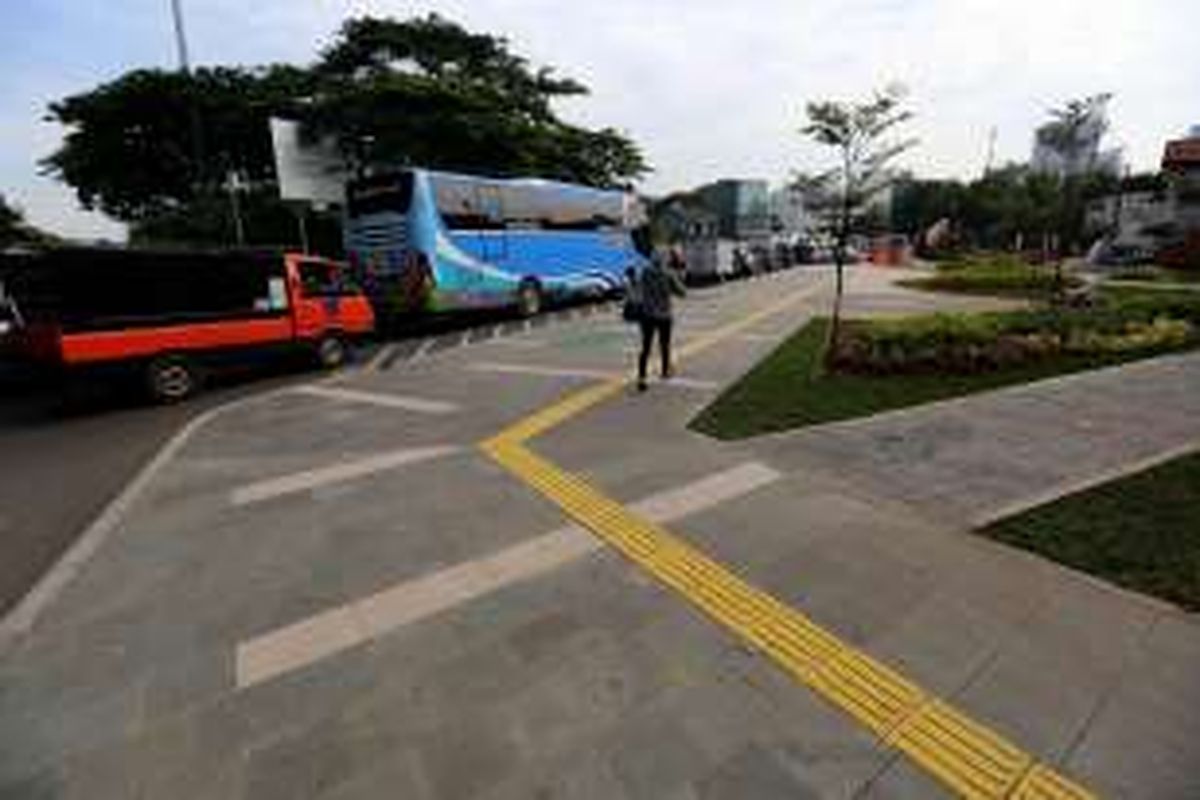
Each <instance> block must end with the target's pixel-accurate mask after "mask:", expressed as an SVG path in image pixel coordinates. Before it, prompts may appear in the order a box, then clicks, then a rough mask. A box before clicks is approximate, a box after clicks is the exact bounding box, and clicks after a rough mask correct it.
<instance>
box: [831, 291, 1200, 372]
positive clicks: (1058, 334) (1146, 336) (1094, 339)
mask: <svg viewBox="0 0 1200 800" xmlns="http://www.w3.org/2000/svg"><path fill="white" fill-rule="evenodd" d="M1198 330H1200V297H1196V298H1194V299H1193V298H1178V297H1173V298H1149V299H1147V298H1136V299H1126V300H1123V301H1110V302H1109V303H1107V304H1105V305H1103V306H1101V307H1099V308H1096V309H1074V310H1068V311H1059V312H1054V311H1050V310H1030V311H1016V312H1003V313H992V314H932V315H923V316H917V317H908V318H905V319H900V320H876V321H863V322H855V323H850V324H849V325H847V326H846V328H845V334H844V336H842V337H841V340H840V341H839V342H838V343H837V346H836V348H835V350H834V351H833V353H832V354H831V357H830V364H831V367H832V368H833V369H834V370H835V371H837V372H842V373H851V374H855V373H856V374H872V375H888V374H922V373H947V374H975V373H980V372H990V371H995V370H1000V369H1006V368H1011V367H1017V366H1024V365H1031V364H1036V363H1039V362H1042V361H1045V360H1047V359H1052V358H1056V357H1061V356H1107V355H1114V354H1123V353H1131V352H1147V353H1150V352H1160V351H1167V350H1173V349H1178V348H1181V347H1185V346H1188V345H1190V344H1192V343H1195V342H1198V341H1200V336H1198V333H1197V332H1198Z"/></svg>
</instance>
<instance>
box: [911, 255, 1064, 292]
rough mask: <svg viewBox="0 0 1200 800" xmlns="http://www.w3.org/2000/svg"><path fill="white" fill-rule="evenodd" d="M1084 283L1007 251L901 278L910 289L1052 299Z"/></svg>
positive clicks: (963, 260) (957, 261)
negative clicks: (928, 272) (920, 274)
mask: <svg viewBox="0 0 1200 800" xmlns="http://www.w3.org/2000/svg"><path fill="white" fill-rule="evenodd" d="M1060 278H1061V281H1062V286H1061V287H1060V286H1059V280H1060ZM1081 284H1082V281H1081V280H1080V279H1079V277H1078V276H1075V275H1072V274H1070V273H1069V272H1062V273H1059V272H1058V271H1056V270H1055V268H1054V266H1053V265H1046V264H1037V265H1035V264H1029V263H1027V262H1025V261H1023V260H1022V259H1020V258H1018V257H1016V256H1012V255H1007V254H1000V255H991V256H978V257H969V258H961V259H957V260H954V261H946V262H941V263H939V264H938V265H937V267H936V272H935V273H934V274H932V275H929V276H925V277H920V278H910V279H908V280H904V281H900V285H901V286H905V287H907V288H910V289H923V290H926V291H937V292H955V293H959V294H979V295H987V296H998V297H1029V298H1034V299H1044V298H1049V297H1051V296H1052V295H1054V294H1055V293H1056V292H1058V291H1060V290H1061V291H1069V290H1071V289H1074V288H1077V287H1078V286H1080V285H1081Z"/></svg>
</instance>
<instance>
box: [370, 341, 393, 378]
mask: <svg viewBox="0 0 1200 800" xmlns="http://www.w3.org/2000/svg"><path fill="white" fill-rule="evenodd" d="M394 352H396V345H395V344H389V345H385V346H383V347H381V348H379V352H378V353H376V354H375V355H374V357H372V358H371V360H370V361H368V362H367V365H366V367H364V368H363V370H364V371H365V372H379V371H380V367H382V366H383V362H384V361H387V360H388V358H389V357H390V356H391V355H392V353H394Z"/></svg>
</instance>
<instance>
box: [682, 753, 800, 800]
mask: <svg viewBox="0 0 1200 800" xmlns="http://www.w3.org/2000/svg"><path fill="white" fill-rule="evenodd" d="M696 795H697V797H698V798H699V800H728V799H729V798H735V797H736V798H745V800H783V798H789V799H790V800H820V797H821V795H820V794H818V793H817V792H816V790H815V789H813V788H812V787H811V786H809V785H808V784H806V783H805V782H804V780H803V778H802V777H801V776H798V775H796V774H794V773H793V772H792V771H791V770H790V769H788V767H787V764H786V763H785V762H784V761H783V760H782V759H780V758H779V757H778V756H777V755H776V754H775V753H774V752H772V751H771V750H769V749H766V748H764V747H762V746H761V745H756V744H754V745H750V746H748V747H746V748H745V749H743V750H741V751H739V752H738V753H737V754H736V755H734V756H731V757H730V758H728V759H726V760H725V761H723V762H721V764H720V765H719V766H718V767H717V768H716V769H715V770H714V771H713V772H712V773H710V774H709V775H708V776H707V777H705V778H704V779H703V780H701V781H700V782H699V783H698V784H697V785H696Z"/></svg>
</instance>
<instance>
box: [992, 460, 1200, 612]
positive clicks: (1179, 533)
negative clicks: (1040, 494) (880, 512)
mask: <svg viewBox="0 0 1200 800" xmlns="http://www.w3.org/2000/svg"><path fill="white" fill-rule="evenodd" d="M981 533H983V534H984V535H986V536H989V537H991V538H993V539H997V540H999V541H1002V542H1006V543H1008V544H1012V545H1015V546H1017V547H1022V548H1025V549H1026V550H1032V551H1033V552H1035V553H1040V554H1041V555H1044V556H1046V557H1047V558H1050V559H1053V560H1054V561H1057V562H1059V563H1062V564H1066V565H1068V566H1070V567H1074V568H1076V569H1080V570H1083V571H1085V572H1089V573H1091V574H1092V575H1096V576H1098V577H1100V578H1103V579H1104V580H1107V581H1111V582H1112V583H1116V584H1118V585H1120V586H1124V587H1127V588H1129V589H1134V590H1136V591H1139V592H1144V593H1146V594H1150V595H1154V596H1155V597H1160V598H1162V599H1164V600H1168V601H1170V602H1172V603H1176V604H1178V605H1180V606H1182V607H1184V608H1186V609H1188V610H1190V611H1200V453H1193V454H1191V455H1187V456H1184V457H1182V458H1179V459H1176V460H1174V461H1170V462H1167V463H1166V464H1162V465H1161V466H1158V467H1154V468H1153V469H1149V470H1146V471H1145V472H1140V473H1137V474H1135V475H1131V476H1129V477H1126V478H1121V479H1119V480H1115V481H1112V482H1111V483H1106V484H1103V485H1101V486H1098V487H1096V488H1094V489H1089V490H1087V491H1084V492H1080V493H1078V494H1073V495H1069V496H1067V497H1064V498H1062V499H1060V500H1056V501H1054V502H1052V503H1048V504H1046V505H1043V506H1039V507H1037V508H1034V509H1031V510H1029V511H1026V512H1024V513H1022V514H1018V515H1016V516H1014V517H1009V518H1008V519H1004V520H1001V521H999V522H996V523H994V524H992V525H989V526H988V527H986V528H984V529H983V530H982V531H981Z"/></svg>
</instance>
